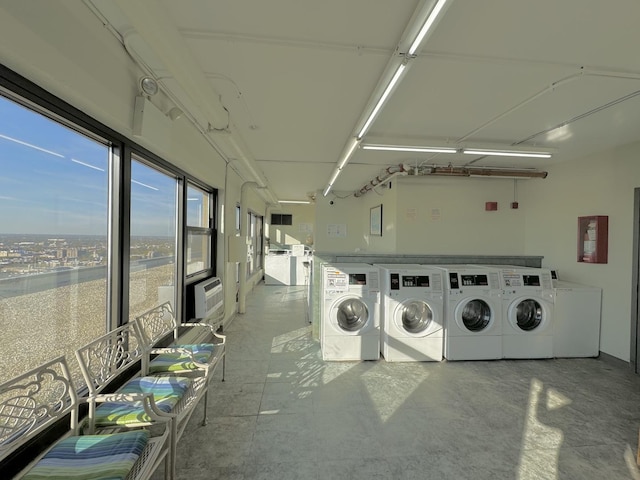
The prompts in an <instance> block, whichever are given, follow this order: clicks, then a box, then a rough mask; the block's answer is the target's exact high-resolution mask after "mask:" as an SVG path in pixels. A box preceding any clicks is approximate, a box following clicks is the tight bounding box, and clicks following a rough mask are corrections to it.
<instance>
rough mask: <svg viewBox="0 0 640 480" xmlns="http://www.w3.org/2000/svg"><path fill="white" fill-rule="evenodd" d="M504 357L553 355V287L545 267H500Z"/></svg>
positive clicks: (542, 356)
mask: <svg viewBox="0 0 640 480" xmlns="http://www.w3.org/2000/svg"><path fill="white" fill-rule="evenodd" d="M500 273H501V278H502V288H503V294H502V305H503V311H502V315H503V323H502V353H503V357H504V358H551V357H553V323H554V296H555V294H554V289H553V282H552V277H551V271H550V270H549V269H547V268H527V267H517V266H504V267H502V269H501V272H500Z"/></svg>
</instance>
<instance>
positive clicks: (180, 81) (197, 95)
mask: <svg viewBox="0 0 640 480" xmlns="http://www.w3.org/2000/svg"><path fill="white" fill-rule="evenodd" d="M84 3H85V4H86V5H87V7H88V8H89V9H90V10H91V11H92V12H93V13H94V14H95V15H96V16H97V17H98V18H99V19H100V21H101V22H102V23H103V24H104V25H105V26H107V27H108V29H109V31H110V32H111V33H112V34H113V35H114V36H116V38H118V40H119V41H120V42H121V43H122V45H123V46H124V47H125V50H126V51H127V53H128V54H129V55H130V56H131V58H132V59H133V60H134V62H135V63H136V64H137V65H138V66H139V67H140V68H141V69H142V70H143V71H144V72H145V73H147V74H148V75H150V76H151V77H152V78H154V79H155V80H156V81H158V83H160V84H161V85H162V87H163V88H162V90H163V92H164V93H165V94H166V95H167V96H168V97H169V98H170V99H171V101H172V102H174V103H175V104H176V106H178V107H179V108H180V109H181V110H182V111H183V112H184V113H185V117H186V118H187V119H188V120H189V121H190V122H191V123H192V124H193V125H194V127H195V128H196V129H197V130H198V131H199V132H200V133H201V134H202V135H203V136H204V138H205V140H206V141H207V143H209V145H211V146H212V147H213V148H214V150H215V151H216V153H218V155H220V157H221V158H222V159H223V160H224V161H225V162H227V163H229V162H230V158H229V155H227V154H225V152H224V150H223V149H222V148H221V147H220V144H219V143H220V142H221V141H223V142H226V143H227V144H228V145H229V146H230V147H231V149H232V151H233V152H235V154H236V156H237V158H239V159H240V160H241V162H240V163H241V165H242V167H244V168H241V169H238V168H237V167H234V166H232V168H233V170H234V171H236V173H238V175H240V177H241V178H243V179H245V180H247V177H252V178H253V179H255V180H256V181H257V182H258V183H259V184H260V185H261V186H262V187H264V188H263V191H264V192H265V194H266V196H265V195H263V196H264V199H265V201H266V202H267V203H270V202H272V203H277V198H276V196H275V195H274V194H273V192H272V191H271V190H270V189H269V188H268V187H267V182H266V179H265V178H264V175H262V174H261V173H260V169H259V168H258V167H257V165H256V164H255V160H254V159H253V158H252V157H251V156H250V155H249V153H248V148H247V147H246V145H245V144H244V141H243V140H242V139H241V138H240V139H239V137H240V133H239V132H237V130H236V129H235V128H234V125H233V124H232V122H231V121H230V115H229V112H228V110H227V109H226V108H225V107H224V105H222V103H221V102H220V101H219V100H218V99H219V95H218V94H217V92H215V90H214V89H213V88H212V87H211V85H210V83H209V81H208V80H207V78H206V77H205V75H204V73H202V71H201V70H200V67H199V66H198V64H197V63H196V61H195V60H194V59H193V57H192V55H191V54H190V52H189V51H188V50H187V49H186V48H183V47H182V46H183V45H184V42H183V40H182V37H181V36H180V34H179V32H178V31H177V30H176V28H175V26H174V25H173V24H172V23H171V21H170V20H169V19H168V18H167V17H166V15H165V14H164V12H163V11H162V9H159V8H154V9H148V8H146V7H145V6H144V5H143V2H130V1H123V0H114V1H113V2H106V3H104V2H101V3H100V7H98V6H97V5H96V2H95V1H92V0H84ZM114 9H119V11H116V10H114ZM110 15H111V16H113V17H114V18H116V19H119V20H120V21H122V19H121V17H122V16H124V17H126V19H127V21H128V23H129V24H130V25H132V27H131V28H130V29H128V30H127V31H126V32H124V33H123V34H121V33H119V32H118V31H117V29H116V28H114V27H113V25H112V22H111V21H110ZM140 52H145V53H146V56H145V55H143V54H141V53H140ZM159 72H162V74H159ZM167 79H171V80H173V81H175V82H176V83H177V87H178V89H179V90H180V92H178V93H177V92H175V91H174V88H172V87H171V86H170V85H168V84H167V82H166V80H167ZM182 97H184V98H185V99H189V100H190V103H193V104H194V105H196V106H197V109H198V110H199V112H198V113H200V114H203V115H204V117H205V118H206V121H205V122H203V121H202V120H199V119H198V117H199V116H201V115H198V113H196V112H194V111H193V108H195V107H189V106H187V105H185V102H183V101H182V100H181V98H182ZM204 123H206V124H204ZM222 131H224V132H225V135H224V136H221V137H220V138H216V139H214V138H212V137H211V134H212V133H215V132H222ZM243 170H244V172H243ZM247 172H248V175H247Z"/></svg>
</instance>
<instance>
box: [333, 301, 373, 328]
mask: <svg viewBox="0 0 640 480" xmlns="http://www.w3.org/2000/svg"><path fill="white" fill-rule="evenodd" d="M370 320H371V312H369V308H368V307H367V304H366V303H365V302H364V301H363V300H362V299H361V298H360V297H355V296H349V297H341V298H339V299H338V300H337V301H336V302H335V303H334V304H333V307H332V308H331V324H332V325H333V327H334V328H335V329H337V330H338V331H339V332H340V333H344V334H346V335H359V334H360V333H362V331H363V330H365V329H367V327H368V326H369V323H370Z"/></svg>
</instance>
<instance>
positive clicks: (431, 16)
mask: <svg viewBox="0 0 640 480" xmlns="http://www.w3.org/2000/svg"><path fill="white" fill-rule="evenodd" d="M445 3H447V0H438V3H436V6H435V7H433V10H431V12H430V13H429V16H428V17H427V20H426V21H425V22H424V24H423V25H422V28H421V29H420V31H419V32H418V35H417V36H416V39H415V40H414V41H413V43H412V44H411V46H410V47H409V51H408V52H407V53H408V54H409V55H414V54H415V53H416V51H417V50H418V48H419V47H420V44H421V43H422V40H424V37H425V36H426V35H427V33H428V32H429V30H430V29H431V27H432V26H433V22H435V21H436V18H438V15H439V14H440V12H441V11H442V8H443V7H444V4H445Z"/></svg>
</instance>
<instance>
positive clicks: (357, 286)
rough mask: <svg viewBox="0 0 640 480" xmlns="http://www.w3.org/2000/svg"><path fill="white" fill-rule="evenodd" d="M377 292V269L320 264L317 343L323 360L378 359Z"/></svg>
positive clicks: (361, 266)
mask: <svg viewBox="0 0 640 480" xmlns="http://www.w3.org/2000/svg"><path fill="white" fill-rule="evenodd" d="M379 293H380V283H379V269H378V268H377V267H373V266H372V265H369V264H366V263H344V264H335V265H323V267H322V294H323V301H322V321H321V323H320V342H321V350H322V358H323V359H324V360H377V359H379V358H380V323H379V321H380V320H379V315H378V314H377V313H376V311H375V309H376V306H377V303H378V297H379Z"/></svg>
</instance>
